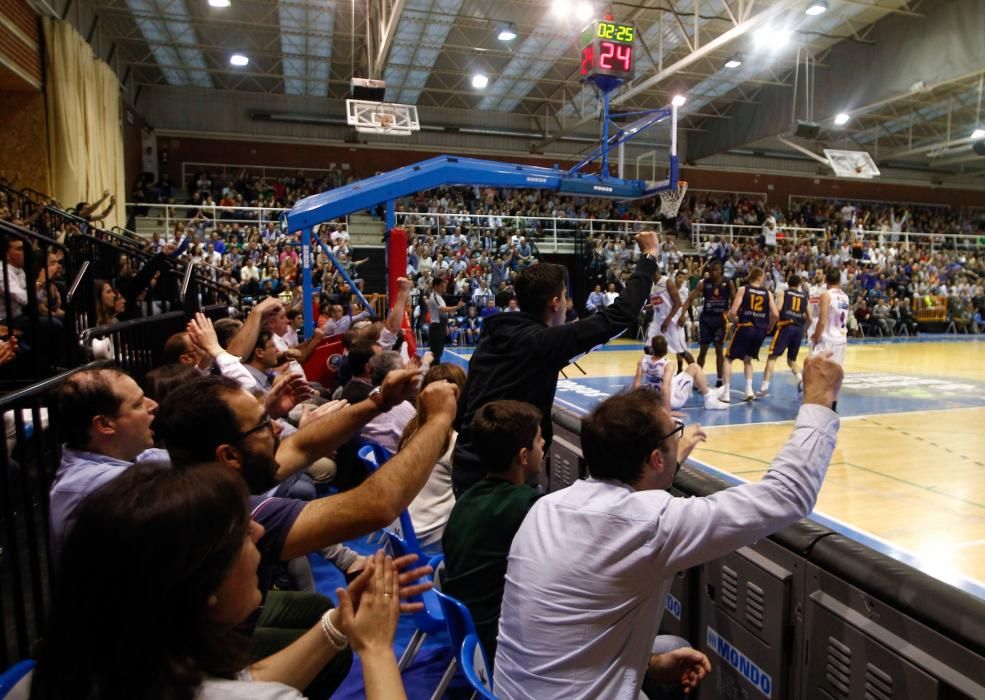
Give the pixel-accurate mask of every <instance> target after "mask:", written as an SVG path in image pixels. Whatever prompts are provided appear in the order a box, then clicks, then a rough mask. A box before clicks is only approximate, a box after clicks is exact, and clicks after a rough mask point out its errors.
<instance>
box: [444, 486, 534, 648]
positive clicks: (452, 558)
mask: <svg viewBox="0 0 985 700" xmlns="http://www.w3.org/2000/svg"><path fill="white" fill-rule="evenodd" d="M539 497H540V494H539V493H537V491H536V490H535V489H533V488H531V487H530V486H525V485H524V486H517V485H516V484H513V483H510V482H509V481H505V480H503V479H497V478H485V479H482V480H481V481H479V482H477V483H476V484H475V485H473V486H472V488H470V489H469V490H468V491H466V492H465V493H464V494H462V496H461V498H459V499H458V501H457V502H456V503H455V507H454V508H452V511H451V515H450V516H449V517H448V524H447V525H446V526H445V534H444V537H442V540H441V542H442V548H443V549H444V552H445V574H444V578H443V579H442V586H441V590H442V591H443V592H445V593H447V594H448V595H450V596H451V597H452V598H455V599H457V600H459V601H461V602H462V603H464V604H465V606H466V607H467V608H468V609H469V612H471V613H472V619H473V621H474V622H475V626H476V631H477V632H478V633H479V638H480V639H481V640H482V644H483V647H484V648H485V650H486V654H487V655H488V656H489V660H490V662H492V657H493V655H494V654H495V640H496V631H497V627H498V625H499V608H500V604H501V603H502V602H503V588H504V586H505V585H506V560H507V557H508V556H509V553H510V545H511V544H512V543H513V536H514V535H516V532H517V530H519V529H520V524H521V523H522V522H523V519H524V518H525V517H526V515H527V511H529V510H530V508H531V507H532V506H533V504H534V501H536V500H537V499H538V498H539Z"/></svg>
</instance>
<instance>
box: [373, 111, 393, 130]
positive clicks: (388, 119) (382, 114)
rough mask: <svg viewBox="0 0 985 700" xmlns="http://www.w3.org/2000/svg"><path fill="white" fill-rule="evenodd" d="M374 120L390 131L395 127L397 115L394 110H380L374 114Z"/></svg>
mask: <svg viewBox="0 0 985 700" xmlns="http://www.w3.org/2000/svg"><path fill="white" fill-rule="evenodd" d="M373 121H374V122H376V123H377V124H379V126H380V128H381V129H383V130H384V131H389V130H390V129H391V128H392V127H393V123H394V122H395V121H396V117H395V116H394V115H393V113H392V112H386V111H383V110H380V111H378V112H376V113H375V114H374V115H373Z"/></svg>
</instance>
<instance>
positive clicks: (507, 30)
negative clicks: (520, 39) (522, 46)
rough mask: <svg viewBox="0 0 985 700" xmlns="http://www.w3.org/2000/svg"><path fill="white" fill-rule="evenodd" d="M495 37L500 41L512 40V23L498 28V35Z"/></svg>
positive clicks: (514, 35) (513, 34) (513, 32)
mask: <svg viewBox="0 0 985 700" xmlns="http://www.w3.org/2000/svg"><path fill="white" fill-rule="evenodd" d="M496 38H497V39H499V40H500V41H513V40H514V39H516V30H515V29H514V28H513V24H512V23H510V24H507V25H505V26H504V27H503V28H502V29H500V30H499V35H498V36H497V37H496Z"/></svg>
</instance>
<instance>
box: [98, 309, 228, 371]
mask: <svg viewBox="0 0 985 700" xmlns="http://www.w3.org/2000/svg"><path fill="white" fill-rule="evenodd" d="M202 312H203V313H205V315H206V316H208V317H209V318H211V319H213V320H216V319H219V318H225V317H226V316H227V315H228V314H229V307H228V306H224V305H221V304H217V305H214V306H208V307H204V308H203V309H202ZM188 318H189V314H188V313H186V312H185V311H170V312H168V313H163V314H158V315H157V316H152V317H150V318H138V319H134V320H132V321H122V322H120V323H112V324H108V325H105V326H96V327H94V328H87V329H86V330H85V331H83V332H82V333H81V334H80V335H79V348H80V351H81V352H82V353H83V354H84V356H85V357H86V359H87V360H89V361H96V360H112V361H113V362H115V363H116V364H117V365H119V366H120V367H122V368H123V369H124V370H125V371H126V372H127V373H128V374H129V375H130V376H131V377H133V378H134V379H135V380H136V381H137V382H138V383H139V382H141V381H142V380H143V378H144V376H145V375H146V374H147V372H149V371H150V370H152V369H154V368H155V367H159V366H161V365H162V364H164V343H165V341H167V339H168V338H170V337H171V336H172V335H174V334H175V333H180V332H182V331H184V330H185V327H186V325H187V323H188Z"/></svg>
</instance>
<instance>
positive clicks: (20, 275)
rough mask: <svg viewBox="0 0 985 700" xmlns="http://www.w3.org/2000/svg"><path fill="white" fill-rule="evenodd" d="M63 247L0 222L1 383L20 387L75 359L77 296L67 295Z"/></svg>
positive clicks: (75, 362)
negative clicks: (75, 297) (74, 297)
mask: <svg viewBox="0 0 985 700" xmlns="http://www.w3.org/2000/svg"><path fill="white" fill-rule="evenodd" d="M65 253H66V250H65V247H64V246H62V245H60V244H59V243H58V242H57V241H54V240H52V239H50V238H48V237H47V236H42V235H40V234H38V233H36V232H34V231H30V230H28V229H25V228H23V227H21V226H17V225H15V224H11V223H9V222H6V221H0V258H2V260H0V338H2V341H0V342H2V343H3V348H4V352H0V358H2V359H0V386H5V387H8V388H12V387H18V386H24V385H25V384H27V383H30V382H32V381H38V380H41V379H44V378H46V377H50V376H52V375H53V374H55V372H56V370H55V368H56V367H71V366H73V365H75V364H77V363H78V359H79V358H78V356H77V354H76V353H75V351H74V343H73V342H72V336H73V333H72V329H73V328H74V327H75V325H76V323H75V319H76V317H77V315H78V314H79V313H84V310H83V309H82V307H81V304H80V300H78V299H72V300H71V303H69V300H67V299H66V294H65V292H66V288H65V285H66V284H67V283H69V282H72V281H73V280H72V279H71V278H68V277H67V276H66V269H65V258H66V255H65Z"/></svg>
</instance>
